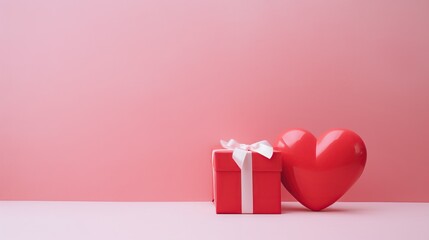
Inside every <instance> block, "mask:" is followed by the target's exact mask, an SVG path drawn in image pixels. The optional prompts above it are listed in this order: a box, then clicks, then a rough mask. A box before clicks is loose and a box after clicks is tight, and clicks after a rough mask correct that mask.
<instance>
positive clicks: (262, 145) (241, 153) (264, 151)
mask: <svg viewBox="0 0 429 240" xmlns="http://www.w3.org/2000/svg"><path fill="white" fill-rule="evenodd" d="M220 144H221V145H222V147H223V148H226V149H231V150H234V151H233V153H232V158H233V159H234V161H235V163H237V165H238V166H239V167H240V169H242V168H243V164H244V160H245V159H246V154H247V152H248V151H252V152H257V153H259V154H261V155H262V156H264V157H266V158H268V159H270V158H271V157H272V156H273V147H272V146H271V144H270V143H269V142H268V141H266V140H262V141H259V142H255V143H253V144H250V145H247V144H242V143H239V142H237V141H235V140H234V139H231V140H229V141H228V142H227V141H224V140H220Z"/></svg>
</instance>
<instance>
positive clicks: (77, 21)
mask: <svg viewBox="0 0 429 240" xmlns="http://www.w3.org/2000/svg"><path fill="white" fill-rule="evenodd" d="M428 12H429V1H426V0H421V1H418V0H412V1H402V0H401V1H391V0H364V1H344V0H328V1H319V0H314V1H305V0H304V1H290V0H286V1H280V0H279V1H248V0H246V1H244V0H241V1H240V0H228V1H226V0H222V1H199V0H189V1H171V0H164V1H162V0H161V1H138V0H135V1H112V0H108V1H101V0H89V1H88V0H85V1H83V0H82V1H54V0H43V1H34V0H13V1H12V0H0V199H13V200H120V201H122V200H124V201H125V200H126V201H140V200H142V201H199V200H202V201H206V200H210V199H211V166H210V150H211V148H213V147H216V146H217V144H218V140H219V139H221V138H223V139H228V138H231V137H233V138H236V139H238V140H240V141H243V142H252V141H256V140H260V139H268V140H270V141H274V139H275V138H276V136H277V135H278V134H279V133H280V132H282V131H283V130H285V129H288V128H293V127H301V128H306V129H308V130H310V131H312V132H313V133H315V134H316V135H319V134H321V133H322V132H324V131H325V130H327V129H329V128H333V127H342V128H350V129H353V130H355V131H356V132H357V133H359V134H360V135H361V136H362V138H363V139H364V140H365V141H366V144H367V148H368V156H369V157H368V163H367V167H366V170H365V171H364V174H363V175H362V177H361V179H360V180H359V182H357V184H356V185H355V186H354V187H353V188H352V189H351V190H350V191H349V192H348V193H347V194H346V195H345V196H344V198H343V200H345V201H423V202H425V201H429V191H428V190H427V184H428V183H429V174H428V171H429V154H428V150H427V149H428V141H427V139H428V138H429V127H428V123H429V97H428V96H429V94H428V90H429V82H428V81H429V66H428V65H429V31H428V29H429V14H428ZM284 199H286V200H288V199H291V198H290V196H289V195H287V194H286V193H284Z"/></svg>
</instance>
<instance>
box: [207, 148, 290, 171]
mask: <svg viewBox="0 0 429 240" xmlns="http://www.w3.org/2000/svg"><path fill="white" fill-rule="evenodd" d="M232 152H233V151H232V150H228V149H217V150H213V154H212V161H213V169H214V170H215V171H217V172H240V171H241V170H240V167H238V165H237V164H236V163H235V161H234V159H232ZM252 169H253V171H257V172H280V171H281V170H282V154H281V152H280V151H276V150H274V152H273V156H272V157H271V158H270V159H268V158H266V157H264V156H262V155H261V154H259V153H255V152H252Z"/></svg>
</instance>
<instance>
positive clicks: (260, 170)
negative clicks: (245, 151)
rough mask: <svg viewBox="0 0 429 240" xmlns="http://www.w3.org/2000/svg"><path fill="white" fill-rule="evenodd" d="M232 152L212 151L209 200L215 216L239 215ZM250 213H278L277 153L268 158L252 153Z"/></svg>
mask: <svg viewBox="0 0 429 240" xmlns="http://www.w3.org/2000/svg"><path fill="white" fill-rule="evenodd" d="M232 154H233V151H232V150H227V149H219V150H214V151H213V157H212V158H213V159H212V163H213V198H214V199H213V200H214V203H215V206H216V213H242V192H241V191H242V189H241V174H242V173H241V169H240V167H239V166H238V165H237V164H236V162H235V161H234V160H233V158H232ZM251 154H252V158H251V161H252V175H253V177H252V183H253V213H281V175H280V174H281V169H282V161H281V153H280V152H279V151H274V152H273V155H272V157H271V159H268V158H266V157H264V156H262V155H261V154H259V153H256V152H252V153H251Z"/></svg>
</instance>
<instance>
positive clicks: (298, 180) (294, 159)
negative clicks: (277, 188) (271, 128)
mask: <svg viewBox="0 0 429 240" xmlns="http://www.w3.org/2000/svg"><path fill="white" fill-rule="evenodd" d="M277 149H278V150H280V151H282V153H283V172H282V183H283V185H284V186H285V187H286V189H287V190H288V191H289V192H290V193H291V194H292V196H294V197H295V198H296V200H298V201H299V202H300V203H301V204H302V205H304V206H306V207H307V208H309V209H311V210H313V211H319V210H322V209H324V208H326V207H328V206H330V205H331V204H333V203H334V202H336V201H337V200H338V199H339V198H340V197H341V196H343V195H344V193H346V192H347V190H348V189H349V188H350V187H351V186H352V185H353V184H354V183H355V182H356V180H357V179H358V178H359V177H360V175H361V174H362V172H363V169H364V167H365V163H366V148H365V143H364V142H363V140H362V139H361V138H360V137H359V136H358V135H357V134H356V133H354V132H352V131H349V130H344V129H335V130H331V131H329V132H327V133H325V134H323V135H322V136H321V137H320V138H319V139H316V138H315V137H314V136H313V134H311V133H310V132H308V131H305V130H301V129H293V130H290V131H287V132H285V133H284V134H282V135H281V136H280V137H279V139H278V141H277Z"/></svg>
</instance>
